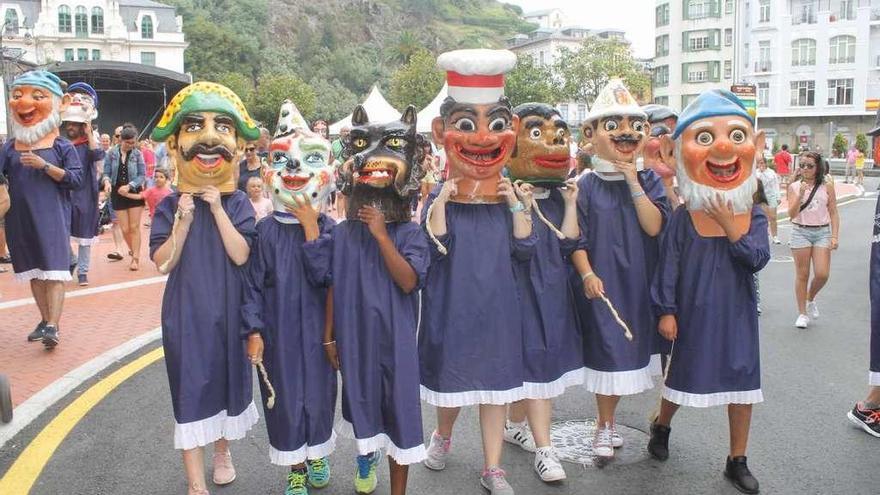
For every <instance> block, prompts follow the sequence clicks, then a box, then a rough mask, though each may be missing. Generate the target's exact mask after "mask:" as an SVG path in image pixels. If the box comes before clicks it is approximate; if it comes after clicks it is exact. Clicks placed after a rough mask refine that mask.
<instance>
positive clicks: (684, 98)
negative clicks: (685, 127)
mask: <svg viewBox="0 0 880 495" xmlns="http://www.w3.org/2000/svg"><path fill="white" fill-rule="evenodd" d="M697 96H700V95H681V108H682V109H684V108H685V107H686V106H688V105H690V104H691V102H692V101H694V100H696V99H697Z"/></svg>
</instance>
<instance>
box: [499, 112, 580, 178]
mask: <svg viewBox="0 0 880 495" xmlns="http://www.w3.org/2000/svg"><path fill="white" fill-rule="evenodd" d="M513 114H514V115H515V116H517V117H518V118H519V132H518V133H517V136H516V148H515V149H514V151H513V154H512V155H511V156H510V162H509V163H508V169H509V171H510V178H511V179H513V180H522V181H524V182H528V183H531V184H535V185H541V186H554V185H562V184H563V183H564V182H565V180H566V179H567V178H568V172H569V169H570V165H571V156H570V152H571V151H570V149H569V144H570V143H571V131H570V130H569V128H568V124H567V123H566V122H565V121H564V120H562V116H561V115H559V112H558V111H557V110H556V109H555V108H553V107H551V106H550V105H547V104H544V103H525V104H522V105H520V106H518V107H516V108H514V109H513Z"/></svg>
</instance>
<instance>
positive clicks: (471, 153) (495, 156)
mask: <svg viewBox="0 0 880 495" xmlns="http://www.w3.org/2000/svg"><path fill="white" fill-rule="evenodd" d="M455 151H456V152H457V153H458V155H459V156H461V157H462V158H463V159H464V161H466V162H467V163H469V164H471V165H473V166H475V167H494V166H496V165H498V164H499V163H501V159H502V158H503V156H504V146H496V147H494V148H480V147H473V146H469V147H464V146H462V145H457V146H456V147H455Z"/></svg>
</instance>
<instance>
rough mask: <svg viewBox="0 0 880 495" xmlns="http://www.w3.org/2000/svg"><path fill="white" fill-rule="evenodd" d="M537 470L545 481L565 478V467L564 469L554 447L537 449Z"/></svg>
mask: <svg viewBox="0 0 880 495" xmlns="http://www.w3.org/2000/svg"><path fill="white" fill-rule="evenodd" d="M535 472H536V473H538V476H540V477H541V481H543V482H545V483H550V482H552V481H561V480H564V479H565V469H562V464H560V463H559V458H558V457H557V456H556V450H555V449H554V448H553V447H542V448H540V449H537V450H536V451H535Z"/></svg>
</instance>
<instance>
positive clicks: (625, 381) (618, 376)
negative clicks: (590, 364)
mask: <svg viewBox="0 0 880 495" xmlns="http://www.w3.org/2000/svg"><path fill="white" fill-rule="evenodd" d="M651 376H652V373H651V365H650V364H648V366H645V367H644V368H641V369H637V370H627V371H598V370H594V369H591V368H584V387H586V388H587V390H589V391H590V392H592V393H594V394H599V395H618V396H621V395H635V394H640V393H642V392H644V391H645V390H650V389H652V388H654V380H652V379H651Z"/></svg>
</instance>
